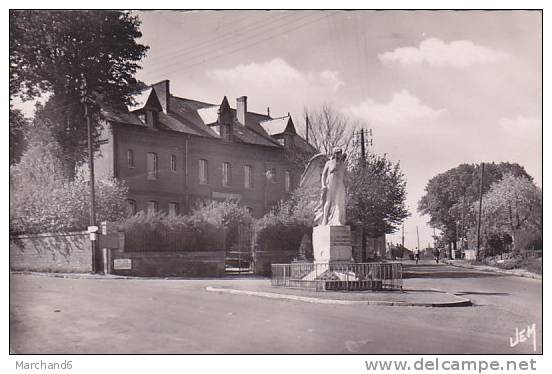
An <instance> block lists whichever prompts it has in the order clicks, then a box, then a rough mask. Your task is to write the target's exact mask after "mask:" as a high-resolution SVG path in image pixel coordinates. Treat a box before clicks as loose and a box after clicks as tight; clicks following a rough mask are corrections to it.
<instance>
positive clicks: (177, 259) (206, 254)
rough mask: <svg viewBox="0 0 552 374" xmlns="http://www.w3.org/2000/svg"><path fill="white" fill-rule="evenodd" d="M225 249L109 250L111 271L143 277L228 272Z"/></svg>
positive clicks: (210, 274)
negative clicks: (225, 265)
mask: <svg viewBox="0 0 552 374" xmlns="http://www.w3.org/2000/svg"><path fill="white" fill-rule="evenodd" d="M225 254H226V252H225V251H203V252H124V251H121V250H113V249H112V250H108V252H107V257H108V259H107V261H108V264H109V265H108V266H109V268H108V272H109V273H111V274H117V275H129V276H140V277H169V276H179V277H189V276H192V277H210V276H222V275H224V257H225Z"/></svg>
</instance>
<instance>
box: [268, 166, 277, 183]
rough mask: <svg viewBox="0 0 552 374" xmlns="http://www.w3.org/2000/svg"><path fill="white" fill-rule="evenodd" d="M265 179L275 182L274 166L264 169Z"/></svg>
mask: <svg viewBox="0 0 552 374" xmlns="http://www.w3.org/2000/svg"><path fill="white" fill-rule="evenodd" d="M266 179H267V180H268V181H269V182H270V183H276V182H277V178H276V168H270V169H268V170H267V171H266Z"/></svg>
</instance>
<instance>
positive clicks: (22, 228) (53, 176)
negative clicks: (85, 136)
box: [10, 128, 128, 233]
mask: <svg viewBox="0 0 552 374" xmlns="http://www.w3.org/2000/svg"><path fill="white" fill-rule="evenodd" d="M60 154H62V152H61V151H60V146H59V144H58V143H57V142H56V140H55V139H54V137H53V136H52V135H51V134H50V133H49V132H48V130H47V129H43V128H37V129H36V131H32V132H30V135H29V146H28V148H27V149H26V151H25V152H24V153H23V155H22V156H21V160H20V162H19V163H17V164H15V165H13V166H12V167H11V168H10V232H14V233H21V232H26V233H37V232H45V231H70V230H82V229H84V228H85V227H86V225H87V223H88V207H89V196H88V193H89V189H88V188H87V183H88V182H87V181H86V180H85V179H83V178H76V179H74V180H70V179H69V178H67V176H66V175H65V174H64V172H63V161H62V159H61V158H60V157H59V155H60ZM127 192H128V189H127V187H126V186H125V185H124V184H123V183H122V182H120V181H117V180H113V179H100V180H98V181H97V196H96V197H97V202H98V212H97V213H98V219H99V220H107V221H116V220H119V219H121V218H123V217H124V215H125V199H126V195H127Z"/></svg>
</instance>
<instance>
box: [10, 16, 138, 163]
mask: <svg viewBox="0 0 552 374" xmlns="http://www.w3.org/2000/svg"><path fill="white" fill-rule="evenodd" d="M139 25H140V21H139V20H138V19H137V17H135V16H132V15H131V14H130V13H129V12H120V11H86V10H79V11H44V10H12V11H10V25H9V28H10V97H13V96H20V97H21V98H23V99H32V98H36V97H38V96H41V95H43V94H45V93H48V94H50V95H52V97H53V98H55V99H51V100H53V102H55V103H54V104H52V105H48V104H47V105H46V106H45V108H44V109H45V110H48V111H50V112H51V111H54V110H58V112H57V113H55V116H53V117H54V118H51V119H52V120H53V121H52V124H53V125H55V126H57V127H58V131H55V132H54V135H55V136H56V138H57V139H58V141H59V142H60V145H61V146H62V147H63V148H66V147H67V148H71V147H73V146H74V144H73V143H69V144H66V141H67V140H68V139H71V140H73V141H75V142H79V143H81V144H84V143H85V142H86V136H84V135H85V134H86V131H83V130H82V128H83V127H85V126H84V105H83V101H84V98H85V97H86V98H87V105H88V111H89V114H90V116H91V117H92V118H93V119H94V121H93V123H96V122H97V120H98V119H99V116H100V109H101V107H102V105H107V104H109V106H110V107H112V108H113V107H114V108H116V109H119V108H123V105H124V104H129V103H131V100H132V99H131V96H130V94H131V93H132V92H134V91H135V90H136V89H137V87H139V82H137V81H136V79H135V78H134V74H135V73H136V71H137V69H138V68H139V66H138V64H137V63H138V61H140V59H142V58H143V57H144V56H145V53H146V51H147V50H148V47H146V46H143V45H141V44H138V43H136V39H137V38H140V37H141V36H142V34H141V32H140V30H139ZM69 153H70V154H74V153H75V152H69ZM78 156H79V158H77V159H75V160H73V162H74V163H79V162H81V161H82V155H78Z"/></svg>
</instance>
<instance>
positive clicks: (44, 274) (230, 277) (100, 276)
mask: <svg viewBox="0 0 552 374" xmlns="http://www.w3.org/2000/svg"><path fill="white" fill-rule="evenodd" d="M10 274H22V275H35V276H39V277H50V278H64V279H99V280H118V279H130V280H144V281H148V280H167V281H171V280H185V281H186V280H189V281H196V280H264V279H268V278H266V277H261V276H257V277H239V276H236V275H224V276H221V277H176V276H175V277H154V276H152V277H141V276H133V275H116V274H92V273H47V272H34V271H24V270H12V271H10Z"/></svg>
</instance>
